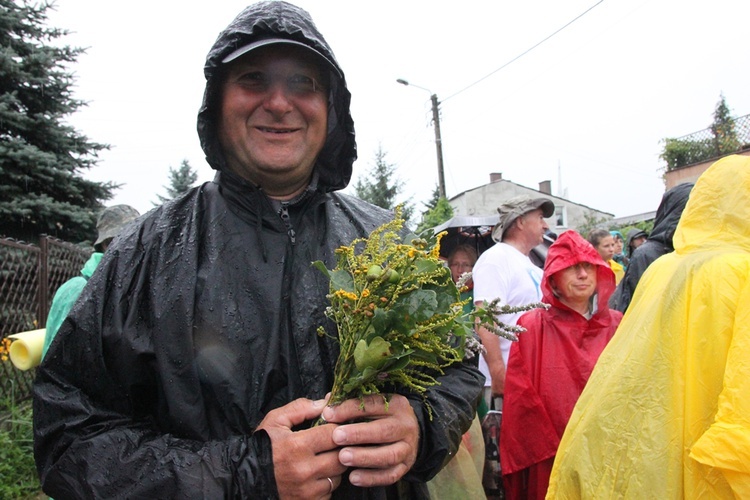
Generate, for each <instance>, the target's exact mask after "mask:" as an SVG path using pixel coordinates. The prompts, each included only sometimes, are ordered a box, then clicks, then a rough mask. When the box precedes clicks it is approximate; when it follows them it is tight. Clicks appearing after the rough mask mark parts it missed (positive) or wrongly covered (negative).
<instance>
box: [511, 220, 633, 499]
mask: <svg viewBox="0 0 750 500" xmlns="http://www.w3.org/2000/svg"><path fill="white" fill-rule="evenodd" d="M614 290H615V276H614V274H613V272H612V269H610V267H609V265H608V264H607V263H606V262H604V260H602V258H601V257H600V256H599V254H598V253H597V251H596V250H595V249H594V247H593V246H591V244H590V243H589V242H588V241H586V240H585V239H584V238H583V237H582V236H581V235H580V234H578V233H577V232H575V231H566V232H564V233H563V234H561V235H560V237H559V238H558V239H557V241H555V243H554V244H552V246H551V247H550V248H549V253H548V255H547V261H546V263H545V265H544V276H543V277H542V297H543V298H542V300H543V302H545V303H547V304H549V305H550V308H549V309H548V310H544V309H534V310H532V311H529V312H527V313H526V314H524V315H523V316H521V318H519V320H518V325H519V326H523V327H524V328H526V329H527V331H526V332H523V333H521V334H519V341H518V342H516V343H514V344H513V345H512V346H511V350H510V355H509V358H508V374H507V378H506V381H505V401H504V405H503V425H502V429H501V433H500V463H501V464H502V473H503V485H504V487H505V495H506V498H509V499H520V498H528V499H535V498H544V496H545V494H546V492H547V486H548V485H549V477H550V472H551V471H552V463H553V461H554V459H555V454H556V453H557V447H558V445H559V444H560V438H561V437H562V435H563V431H564V430H565V426H566V424H567V423H568V419H569V418H570V415H571V413H572V411H573V407H574V406H575V404H576V401H577V400H578V397H579V396H580V395H581V392H582V391H583V388H584V386H585V385H586V381H587V380H588V378H589V375H591V371H592V370H593V369H594V364H595V363H596V360H597V359H598V358H599V354H601V352H602V350H604V347H605V346H606V345H607V342H609V340H610V339H611V338H612V336H613V335H614V333H615V330H616V329H617V325H618V324H619V323H620V319H622V313H620V312H619V311H615V310H613V309H610V308H609V307H608V306H607V301H608V300H609V297H610V295H612V292H613V291H614Z"/></svg>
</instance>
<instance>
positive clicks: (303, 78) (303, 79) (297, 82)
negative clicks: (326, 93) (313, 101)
mask: <svg viewBox="0 0 750 500" xmlns="http://www.w3.org/2000/svg"><path fill="white" fill-rule="evenodd" d="M287 85H288V86H289V90H291V91H292V92H315V91H316V90H319V86H318V84H317V83H316V81H315V79H314V78H312V77H309V76H307V75H292V76H290V77H289V78H288V79H287Z"/></svg>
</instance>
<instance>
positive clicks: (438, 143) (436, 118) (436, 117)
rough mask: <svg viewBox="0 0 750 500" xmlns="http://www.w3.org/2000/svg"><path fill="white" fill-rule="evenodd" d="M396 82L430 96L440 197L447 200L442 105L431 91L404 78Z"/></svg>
mask: <svg viewBox="0 0 750 500" xmlns="http://www.w3.org/2000/svg"><path fill="white" fill-rule="evenodd" d="M396 82H398V83H400V84H401V85H406V86H407V87H408V86H412V87H416V88H418V89H422V90H425V91H427V92H428V93H429V94H430V100H432V123H433V124H434V125H435V149H436V150H437V163H438V191H439V193H440V196H441V197H442V198H445V197H446V196H445V174H444V173H443V141H442V139H441V138H440V111H439V109H438V106H439V105H440V103H439V102H438V97H437V94H433V93H432V92H431V91H430V90H429V89H426V88H424V87H420V86H419V85H414V84H413V83H409V82H408V81H407V80H404V79H403V78H399V79H397V80H396Z"/></svg>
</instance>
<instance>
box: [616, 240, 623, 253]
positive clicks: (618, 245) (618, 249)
mask: <svg viewBox="0 0 750 500" xmlns="http://www.w3.org/2000/svg"><path fill="white" fill-rule="evenodd" d="M622 246H623V243H622V240H621V239H620V238H615V255H617V254H621V253H622Z"/></svg>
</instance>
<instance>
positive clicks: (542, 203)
mask: <svg viewBox="0 0 750 500" xmlns="http://www.w3.org/2000/svg"><path fill="white" fill-rule="evenodd" d="M537 208H540V209H541V210H542V212H543V215H544V218H545V219H546V218H547V217H552V214H554V213H555V204H554V203H553V202H552V200H550V199H548V198H531V197H530V196H516V197H514V198H511V199H509V200H508V201H506V202H505V203H503V204H502V205H500V206H499V207H497V211H498V213H499V214H500V222H498V223H497V224H495V227H494V228H492V239H493V240H495V241H497V242H500V241H502V240H503V233H504V232H505V230H506V229H508V228H509V227H510V226H512V225H513V222H515V220H516V219H518V218H519V217H520V216H522V215H523V214H526V213H529V212H531V211H532V210H536V209H537Z"/></svg>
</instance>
